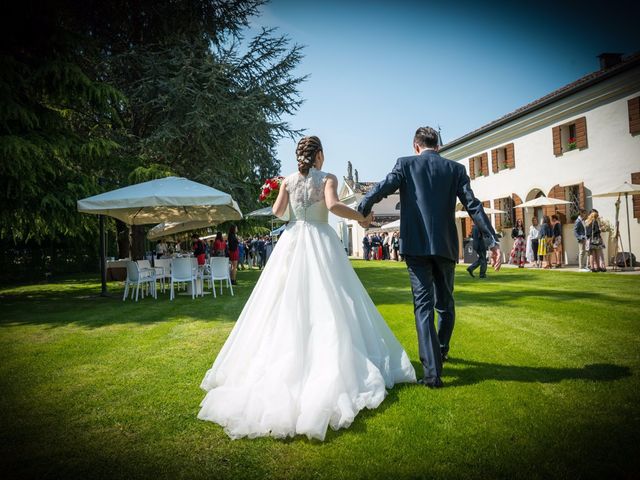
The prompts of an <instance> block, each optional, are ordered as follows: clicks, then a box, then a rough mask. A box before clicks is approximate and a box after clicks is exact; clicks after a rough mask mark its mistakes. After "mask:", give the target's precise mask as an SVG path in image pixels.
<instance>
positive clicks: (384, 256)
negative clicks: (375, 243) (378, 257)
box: [382, 232, 391, 260]
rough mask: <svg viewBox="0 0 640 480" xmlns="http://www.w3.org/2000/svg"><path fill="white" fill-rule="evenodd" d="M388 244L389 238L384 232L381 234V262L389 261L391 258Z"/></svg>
mask: <svg viewBox="0 0 640 480" xmlns="http://www.w3.org/2000/svg"><path fill="white" fill-rule="evenodd" d="M390 243H391V237H390V236H389V234H388V233H387V232H384V233H383V234H382V259H383V260H389V259H390V258H391V254H390V250H391V248H390Z"/></svg>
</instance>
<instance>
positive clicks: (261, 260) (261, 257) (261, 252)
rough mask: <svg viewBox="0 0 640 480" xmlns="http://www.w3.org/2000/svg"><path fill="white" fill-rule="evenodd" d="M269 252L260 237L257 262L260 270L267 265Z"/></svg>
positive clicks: (257, 247) (257, 242)
mask: <svg viewBox="0 0 640 480" xmlns="http://www.w3.org/2000/svg"><path fill="white" fill-rule="evenodd" d="M266 257H267V251H266V245H265V241H264V239H263V238H262V237H258V239H257V240H256V261H257V263H258V270H262V269H263V268H264V265H265V263H266V260H267V259H266Z"/></svg>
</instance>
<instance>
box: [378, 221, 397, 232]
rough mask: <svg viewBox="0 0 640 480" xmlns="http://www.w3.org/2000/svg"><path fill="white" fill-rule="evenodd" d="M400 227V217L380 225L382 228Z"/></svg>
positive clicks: (395, 228)
mask: <svg viewBox="0 0 640 480" xmlns="http://www.w3.org/2000/svg"><path fill="white" fill-rule="evenodd" d="M398 228H400V219H398V220H394V221H393V222H389V223H385V224H384V225H382V226H380V230H397V229H398Z"/></svg>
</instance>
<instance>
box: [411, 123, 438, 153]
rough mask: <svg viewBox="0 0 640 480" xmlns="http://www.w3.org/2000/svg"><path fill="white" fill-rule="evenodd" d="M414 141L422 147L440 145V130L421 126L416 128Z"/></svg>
mask: <svg viewBox="0 0 640 480" xmlns="http://www.w3.org/2000/svg"><path fill="white" fill-rule="evenodd" d="M413 143H415V144H416V145H418V146H419V147H422V148H436V147H437V146H438V132H437V131H436V130H434V129H433V128H431V127H420V128H419V129H418V130H416V134H415V136H414V137H413Z"/></svg>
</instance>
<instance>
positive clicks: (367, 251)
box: [362, 235, 371, 260]
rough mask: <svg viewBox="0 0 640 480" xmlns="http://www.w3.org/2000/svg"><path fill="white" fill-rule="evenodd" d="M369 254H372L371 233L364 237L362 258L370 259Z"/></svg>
mask: <svg viewBox="0 0 640 480" xmlns="http://www.w3.org/2000/svg"><path fill="white" fill-rule="evenodd" d="M369 255H371V243H370V239H369V235H365V236H364V237H363V238H362V258H363V260H369Z"/></svg>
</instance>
